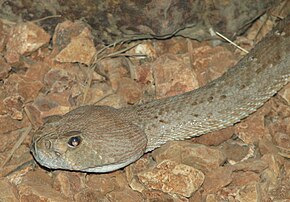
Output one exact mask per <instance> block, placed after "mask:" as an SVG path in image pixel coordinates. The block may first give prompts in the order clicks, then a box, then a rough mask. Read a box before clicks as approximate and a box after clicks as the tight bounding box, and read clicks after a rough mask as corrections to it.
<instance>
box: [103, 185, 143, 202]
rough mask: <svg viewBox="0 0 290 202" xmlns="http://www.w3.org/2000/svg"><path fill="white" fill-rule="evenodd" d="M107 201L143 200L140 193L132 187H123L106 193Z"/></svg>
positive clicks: (138, 201)
mask: <svg viewBox="0 0 290 202" xmlns="http://www.w3.org/2000/svg"><path fill="white" fill-rule="evenodd" d="M106 197H107V198H108V199H109V201H119V202H143V201H144V199H143V197H142V195H141V194H140V193H138V192H136V191H133V190H132V189H129V188H125V189H122V190H114V191H111V192H110V193H108V194H107V195H106Z"/></svg>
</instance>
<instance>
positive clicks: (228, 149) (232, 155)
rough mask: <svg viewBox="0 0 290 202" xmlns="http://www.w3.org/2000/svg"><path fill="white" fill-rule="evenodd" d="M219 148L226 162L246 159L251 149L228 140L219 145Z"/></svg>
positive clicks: (238, 142) (239, 142)
mask: <svg viewBox="0 0 290 202" xmlns="http://www.w3.org/2000/svg"><path fill="white" fill-rule="evenodd" d="M219 148H220V149H221V151H222V152H223V154H224V155H225V156H226V158H227V160H228V161H234V162H237V161H241V160H243V159H244V158H247V155H248V154H249V153H250V149H251V148H250V147H249V146H248V145H246V144H244V143H242V142H241V141H237V140H228V141H227V142H224V143H223V144H221V145H220V147H219Z"/></svg>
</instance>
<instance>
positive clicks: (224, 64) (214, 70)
mask: <svg viewBox="0 0 290 202" xmlns="http://www.w3.org/2000/svg"><path fill="white" fill-rule="evenodd" d="M190 54H192V58H193V61H192V65H193V69H194V71H195V74H196V75H198V77H197V80H198V84H199V86H203V85H205V84H206V83H208V82H209V81H212V80H214V79H216V78H218V77H219V76H221V75H222V74H223V73H224V72H225V71H226V70H227V69H228V68H230V67H232V66H233V65H234V64H235V63H236V62H237V61H236V58H235V57H234V54H233V53H232V52H230V51H229V50H227V49H226V48H224V47H222V46H217V47H211V46H209V45H204V44H201V46H199V47H197V48H194V49H193V51H192V52H191V53H190ZM221 58H223V59H222V60H221Z"/></svg>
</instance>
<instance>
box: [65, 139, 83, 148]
mask: <svg viewBox="0 0 290 202" xmlns="http://www.w3.org/2000/svg"><path fill="white" fill-rule="evenodd" d="M80 143H81V137H80V136H75V137H71V138H70V139H69V140H68V146H70V147H77V146H78V145H80Z"/></svg>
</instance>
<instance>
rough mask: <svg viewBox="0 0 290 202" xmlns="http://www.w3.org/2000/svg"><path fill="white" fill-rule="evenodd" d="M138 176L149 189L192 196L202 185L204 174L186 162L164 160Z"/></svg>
mask: <svg viewBox="0 0 290 202" xmlns="http://www.w3.org/2000/svg"><path fill="white" fill-rule="evenodd" d="M138 178H139V180H140V182H141V183H143V184H144V185H145V186H146V187H148V188H149V189H154V190H160V191H163V192H165V193H170V194H179V195H182V196H185V197H190V196H191V195H192V194H193V193H194V192H195V191H196V190H197V189H199V188H200V186H201V185H202V183H203V181H204V174H203V173H202V172H201V171H199V170H197V169H195V168H193V167H190V166H187V165H185V164H179V163H176V162H174V161H170V160H164V161H162V162H161V163H159V164H158V165H156V167H154V168H152V169H151V170H148V171H144V172H141V173H139V174H138Z"/></svg>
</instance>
